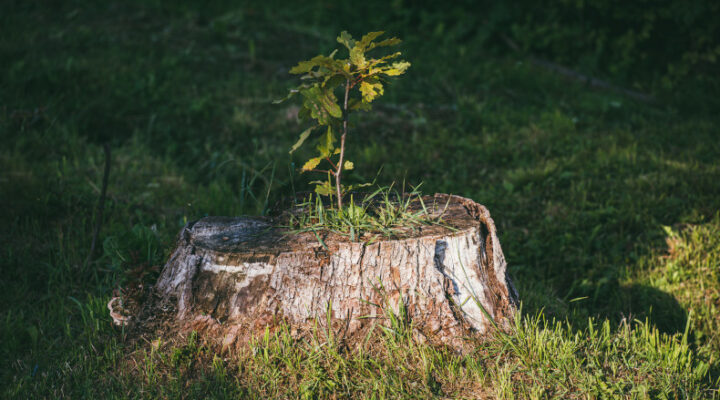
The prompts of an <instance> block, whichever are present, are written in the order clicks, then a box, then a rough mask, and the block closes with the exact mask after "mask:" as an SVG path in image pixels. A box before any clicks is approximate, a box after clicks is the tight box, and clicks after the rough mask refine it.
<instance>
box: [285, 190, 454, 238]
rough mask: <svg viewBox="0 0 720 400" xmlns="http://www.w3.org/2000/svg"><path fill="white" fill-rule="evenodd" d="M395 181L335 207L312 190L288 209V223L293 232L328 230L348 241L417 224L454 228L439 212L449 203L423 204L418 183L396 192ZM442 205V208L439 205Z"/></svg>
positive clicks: (402, 231) (413, 229) (411, 229)
mask: <svg viewBox="0 0 720 400" xmlns="http://www.w3.org/2000/svg"><path fill="white" fill-rule="evenodd" d="M393 187H394V185H390V186H380V187H379V188H378V189H377V190H375V191H374V192H371V193H369V194H362V193H358V199H356V198H355V194H350V202H349V203H348V204H347V206H344V207H343V208H340V209H338V208H336V207H335V205H334V203H333V201H332V198H331V199H330V200H329V202H324V201H323V199H322V198H321V197H320V196H317V195H314V194H311V195H310V196H308V197H306V198H305V199H304V201H303V202H301V203H298V204H296V207H295V211H294V212H292V213H290V217H289V219H288V227H289V228H290V230H291V231H294V232H318V231H330V232H334V233H337V234H339V235H342V236H346V237H348V238H350V240H351V241H356V240H360V239H363V240H365V239H368V241H369V242H372V241H374V240H377V239H378V237H387V238H392V237H400V236H406V235H412V234H414V233H417V232H418V228H419V227H422V226H428V225H441V226H443V227H446V228H448V229H451V230H452V229H453V228H452V227H451V226H450V225H448V224H447V223H445V221H444V220H443V218H442V216H443V214H444V213H445V210H446V209H447V207H448V205H449V198H448V201H447V202H446V203H445V204H444V205H438V204H435V203H433V204H432V205H431V206H430V207H428V206H426V205H425V201H424V200H423V197H422V193H421V192H420V190H419V187H420V185H418V186H417V187H413V188H412V190H411V191H410V192H405V191H404V190H403V191H402V192H398V191H397V190H396V189H394V188H393ZM441 207H442V208H441Z"/></svg>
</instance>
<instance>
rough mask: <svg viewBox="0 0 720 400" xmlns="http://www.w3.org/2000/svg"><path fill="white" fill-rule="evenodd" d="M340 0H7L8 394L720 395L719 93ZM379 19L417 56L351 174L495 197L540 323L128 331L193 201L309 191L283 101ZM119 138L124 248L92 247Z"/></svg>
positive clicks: (3, 171) (290, 112)
mask: <svg viewBox="0 0 720 400" xmlns="http://www.w3.org/2000/svg"><path fill="white" fill-rule="evenodd" d="M328 4H331V3H328ZM328 4H324V3H322V2H318V3H317V4H316V3H313V2H310V3H303V5H301V6H297V7H293V8H292V9H290V8H288V7H283V5H282V4H280V3H277V4H276V3H275V2H272V1H270V2H266V3H263V4H262V5H256V6H239V5H228V4H225V3H221V2H218V3H211V4H204V5H202V6H193V5H186V4H177V5H175V4H173V5H161V4H156V3H153V2H123V3H117V2H109V3H107V2H64V3H62V4H60V3H57V4H56V3H48V4H47V5H45V6H40V5H37V4H34V3H30V2H9V3H8V2H6V3H3V5H2V6H0V87H1V88H2V90H0V138H1V139H2V143H3V145H2V146H0V217H2V220H3V221H4V222H5V224H4V229H3V230H2V231H0V243H2V246H1V247H0V251H2V254H1V255H0V271H1V272H2V279H0V383H1V384H0V390H1V392H0V393H2V394H1V395H0V396H2V397H8V398H55V397H70V398H83V397H95V398H127V397H151V398H154V397H191V398H207V397H215V398H223V397H232V396H234V397H248V398H267V397H276V398H287V397H290V398H325V397H332V396H334V395H335V396H337V397H355V398H372V397H375V398H418V397H419V398H432V397H449V398H455V397H465V398H476V397H506V398H511V397H513V396H514V397H516V398H533V397H535V398H543V397H560V398H573V397H575V398H593V397H604V398H611V397H629V398H712V397H718V392H717V388H718V386H720V380H719V379H720V360H719V358H720V357H719V356H718V354H720V338H719V337H718V332H719V331H720V318H719V317H718V308H720V277H719V276H718V274H719V273H720V272H719V271H720V214H719V213H718V210H719V209H720V200H719V199H720V185H719V184H718V182H720V163H718V158H719V156H720V141H718V140H717V139H718V137H720V136H719V135H720V132H719V131H718V129H719V128H718V126H720V119H719V118H718V116H717V113H715V112H711V111H708V110H704V109H700V110H699V111H697V110H696V111H692V112H690V111H686V108H687V107H683V104H686V103H685V100H684V99H683V98H677V99H675V100H672V99H670V97H668V96H665V97H662V98H663V99H664V100H662V102H661V103H659V104H655V105H647V104H638V103H634V102H632V101H630V100H628V99H626V98H623V97H621V96H619V95H615V94H613V93H609V92H602V91H592V90H589V89H587V88H585V87H583V86H581V85H577V84H575V83H573V82H570V81H566V80H563V79H562V78H559V77H557V76H555V75H553V74H550V73H548V72H546V71H543V70H541V69H537V68H536V67H533V66H532V65H529V64H528V63H526V62H524V60H522V59H519V58H516V57H515V56H507V55H498V54H496V53H491V52H488V51H485V50H484V47H483V46H482V43H484V42H482V41H481V40H480V38H476V37H474V36H470V37H466V36H463V35H464V33H463V32H456V33H453V32H451V33H452V34H454V35H455V36H452V35H451V36H449V37H448V36H441V35H436V34H435V32H436V31H437V29H435V30H433V29H434V25H433V24H434V22H433V21H434V20H433V19H432V18H431V17H430V16H429V14H428V15H425V14H423V13H422V12H419V11H418V12H415V13H410V12H408V13H407V14H402V12H401V9H399V8H397V7H396V6H392V7H391V8H390V9H389V11H388V14H387V15H385V14H383V15H376V14H373V13H372V10H371V8H372V7H371V4H370V5H366V4H365V3H363V4H361V5H357V8H356V9H354V10H352V11H353V13H355V14H353V13H351V12H350V9H348V8H347V6H344V5H328ZM398 16H404V17H402V18H396V17H398ZM331 17H332V18H331ZM418 21H419V22H418ZM375 25H377V26H375ZM413 27H416V28H418V29H420V31H418V30H416V29H414V28H413ZM376 28H386V29H388V30H391V31H392V32H393V33H395V34H397V35H398V36H400V37H402V38H404V39H406V43H405V48H404V49H403V53H404V55H406V56H407V59H408V61H410V62H412V63H413V68H412V69H411V70H410V71H409V72H408V74H407V77H405V78H406V79H403V80H401V81H398V82H396V85H395V86H394V88H393V90H392V91H391V92H388V94H387V96H386V97H385V98H383V99H382V100H381V101H380V103H378V105H377V107H376V110H377V111H376V112H373V113H372V114H369V115H367V116H363V117H365V118H363V119H356V120H353V121H351V122H352V123H353V124H354V127H353V129H352V131H351V134H350V135H349V136H348V148H349V150H348V151H349V153H348V154H349V156H351V157H352V159H353V160H354V161H355V166H356V170H354V171H353V174H350V175H349V176H348V177H347V182H348V183H352V182H367V181H370V180H372V177H374V176H375V172H376V171H377V169H378V168H380V167H381V166H382V167H383V173H382V174H381V175H380V177H379V178H378V181H379V183H380V184H383V185H389V184H390V183H392V182H393V181H395V182H401V181H406V182H412V183H419V182H423V183H424V185H423V189H424V191H425V193H433V192H445V193H452V194H458V195H461V196H464V197H469V198H472V199H473V200H475V201H477V202H479V203H482V204H484V205H485V206H487V207H488V209H489V210H490V211H491V213H492V215H493V218H494V219H495V221H496V224H497V226H498V228H499V234H500V240H501V243H502V245H503V249H504V251H505V253H506V258H507V260H508V264H509V272H510V274H511V276H512V278H513V279H514V281H515V283H516V284H517V286H518V289H519V291H520V295H521V298H522V301H523V309H522V315H521V316H520V317H519V318H518V321H517V326H516V328H515V333H514V334H513V335H510V336H509V337H499V338H496V339H495V340H492V341H488V342H484V343H478V344H477V346H476V351H474V352H472V353H470V354H467V355H463V356H460V355H457V354H454V353H452V352H450V351H448V350H447V349H443V348H433V347H429V346H426V345H423V344H419V343H416V342H414V341H413V340H411V339H410V337H409V336H408V334H407V333H406V332H407V329H400V328H401V326H398V327H397V329H395V330H394V331H384V330H382V329H380V328H378V329H376V330H375V331H374V332H373V336H372V337H371V338H369V339H368V345H367V346H366V347H365V348H364V349H362V351H360V350H356V351H348V350H347V349H344V348H343V347H342V346H340V345H338V344H337V343H335V342H334V341H333V340H329V339H330V337H331V336H330V334H328V332H326V331H324V330H323V329H322V328H321V327H319V329H318V333H317V335H316V337H315V338H314V339H312V340H306V341H294V340H293V339H291V338H290V337H289V336H288V335H287V334H286V333H283V332H282V331H281V332H278V333H277V334H275V333H273V334H268V335H267V336H266V337H263V338H258V340H257V342H256V343H255V344H253V345H252V346H251V347H250V348H248V349H246V350H245V351H243V352H240V353H234V354H228V353H222V352H220V351H219V349H214V348H211V347H209V346H208V345H206V344H205V343H204V342H203V341H202V338H201V337H196V336H190V337H188V338H179V339H178V341H177V342H173V343H166V342H159V343H158V342H156V343H155V344H150V343H145V342H140V343H137V342H132V341H130V340H128V337H127V335H126V334H125V333H124V332H123V331H122V330H121V329H118V328H115V327H113V326H112V325H111V322H110V317H109V315H108V313H107V309H106V308H105V304H106V303H107V301H108V300H109V298H110V297H111V296H112V294H113V291H116V290H118V288H119V287H120V286H126V285H128V284H133V283H138V282H145V283H148V282H151V281H152V279H153V278H154V276H156V274H157V267H158V266H161V265H162V263H163V262H164V260H165V259H166V257H167V255H168V253H169V251H170V250H171V246H172V245H173V241H174V237H175V235H176V234H177V232H178V230H179V229H180V227H182V226H183V225H184V224H185V223H186V222H187V221H190V220H194V219H197V218H199V217H202V216H205V215H241V214H253V215H257V214H263V213H266V212H267V211H268V210H269V209H270V208H271V207H272V205H273V204H275V202H276V201H278V200H279V199H281V198H283V196H288V195H291V194H292V193H293V192H294V191H302V190H306V189H308V185H307V183H306V179H305V177H304V176H302V177H300V176H297V175H295V174H294V173H293V170H294V169H295V168H297V167H298V165H295V164H293V162H300V160H303V159H305V158H303V157H304V156H305V155H306V154H298V155H293V157H297V158H291V157H290V156H289V155H288V153H287V152H288V149H289V148H290V146H291V145H292V143H293V141H294V139H295V138H296V136H297V134H298V132H300V131H301V130H302V128H303V127H301V126H299V125H298V124H297V122H296V120H295V118H294V112H295V111H296V110H295V109H293V108H292V106H291V105H283V106H273V105H271V104H270V102H271V100H273V99H275V98H279V97H281V96H282V94H283V93H285V92H286V90H287V88H288V87H289V86H290V85H291V84H292V82H291V81H292V77H291V76H289V75H288V74H287V73H286V71H287V70H288V69H289V67H291V66H292V65H293V64H294V63H295V62H296V61H297V60H301V59H305V58H307V57H309V56H311V55H314V54H317V53H319V52H325V53H327V52H328V50H330V49H332V48H333V46H334V43H333V40H334V38H335V36H336V35H337V32H339V31H341V30H343V29H347V30H349V31H350V32H353V33H355V34H359V33H362V32H365V31H368V30H371V29H376ZM438 29H439V28H438ZM448 29H449V28H448ZM444 32H446V33H447V32H448V31H447V30H446V31H444ZM695 100H697V99H695ZM695 100H693V101H695ZM688 104H689V103H688ZM703 110H704V111H703ZM105 140H110V141H111V142H112V145H113V166H112V171H111V176H110V186H109V189H108V193H109V196H108V204H107V209H106V221H105V224H104V226H103V232H102V234H101V237H100V239H101V243H102V244H103V246H101V252H100V253H101V254H102V255H101V257H100V258H99V259H97V261H95V262H93V263H90V264H89V265H85V264H84V260H85V258H86V257H87V252H88V250H89V247H90V241H91V234H92V226H93V224H94V221H93V215H92V210H93V207H94V206H95V203H96V202H97V197H98V193H99V191H100V189H99V186H100V182H101V174H102V168H103V163H104V160H103V152H102V148H101V146H99V143H102V142H103V141H105ZM298 153H302V151H299V152H298ZM153 267H155V268H153ZM402 323H404V322H403V319H402V318H399V319H396V324H402ZM320 325H322V324H320ZM398 332H400V333H398ZM403 332H405V333H403Z"/></svg>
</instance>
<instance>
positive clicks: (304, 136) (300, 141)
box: [290, 126, 315, 154]
mask: <svg viewBox="0 0 720 400" xmlns="http://www.w3.org/2000/svg"><path fill="white" fill-rule="evenodd" d="M313 129H315V127H314V126H312V127H310V128H307V129H305V130H304V131H303V133H301V134H300V138H299V139H298V141H297V142H295V144H294V145H293V147H292V149H290V153H291V154H292V152H293V151H295V150H297V149H298V148H299V147H300V146H302V144H303V142H305V140H306V139H307V138H308V136H310V133H311V132H312V130H313Z"/></svg>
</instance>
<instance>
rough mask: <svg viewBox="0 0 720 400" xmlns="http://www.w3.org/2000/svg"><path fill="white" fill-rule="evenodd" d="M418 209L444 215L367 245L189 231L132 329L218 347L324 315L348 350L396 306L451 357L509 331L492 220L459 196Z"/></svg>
mask: <svg viewBox="0 0 720 400" xmlns="http://www.w3.org/2000/svg"><path fill="white" fill-rule="evenodd" d="M423 200H424V202H425V205H426V207H427V209H428V212H429V213H430V214H431V215H439V214H442V216H441V218H442V221H443V223H442V224H441V225H427V226H422V227H419V228H416V229H415V230H414V231H412V230H409V231H408V232H407V234H406V235H403V236H402V237H399V238H393V239H388V238H380V239H378V240H376V241H374V242H372V241H367V240H364V239H363V238H361V241H356V242H352V241H350V240H349V239H348V238H347V237H344V236H341V235H337V234H334V233H330V232H318V234H319V235H320V237H321V239H322V242H320V241H318V238H317V237H316V235H315V234H314V233H312V232H304V233H290V232H288V230H287V229H284V228H281V227H279V226H278V221H277V219H276V220H273V219H271V218H261V217H207V218H203V219H201V220H199V221H196V222H192V223H189V224H187V225H186V226H185V227H184V228H183V229H182V231H181V232H180V234H179V235H178V241H177V245H176V248H175V250H174V252H173V253H172V255H171V256H170V259H169V260H168V262H167V264H166V265H165V267H164V268H163V270H162V272H161V274H160V277H159V278H158V280H157V282H156V284H155V285H154V287H153V288H152V289H150V294H149V295H148V296H147V297H146V299H145V302H144V304H142V305H141V306H140V307H139V309H138V310H136V311H135V315H134V316H132V320H131V321H132V331H135V332H138V333H142V332H150V331H152V332H153V333H154V334H162V335H173V334H176V333H182V332H188V331H191V330H195V331H198V333H200V335H201V336H203V338H205V339H210V340H215V341H217V342H218V344H222V345H223V346H224V347H226V346H236V345H244V344H246V343H247V341H248V340H249V339H250V338H251V337H252V336H253V335H254V336H255V337H258V336H259V335H261V334H263V333H264V331H265V328H266V327H268V326H269V327H270V328H271V330H272V329H274V328H276V327H277V326H279V322H283V323H285V324H287V325H289V326H290V327H291V332H292V333H293V334H295V335H304V334H308V333H309V330H310V329H311V328H312V327H313V326H319V327H322V329H324V330H326V329H327V326H326V325H327V321H328V313H330V314H329V316H330V321H331V322H330V323H331V324H332V329H333V332H334V336H335V337H336V339H338V340H341V341H343V342H344V343H345V344H347V345H349V346H353V344H355V343H357V342H358V341H359V340H362V339H363V338H364V335H365V334H366V332H367V331H368V330H369V329H370V328H371V327H372V326H373V324H383V325H388V323H389V320H388V318H387V313H389V312H393V313H395V314H396V315H400V313H401V308H404V310H405V312H406V318H407V320H408V321H411V322H412V325H413V327H414V333H413V335H414V336H415V337H416V338H417V339H419V340H423V341H430V342H431V343H435V344H447V345H450V346H452V347H455V348H457V349H462V348H463V346H464V344H465V343H466V341H465V339H466V338H468V337H482V336H484V335H486V334H488V333H490V332H492V330H493V329H494V328H493V325H496V326H498V327H499V328H500V329H508V328H509V326H510V323H511V321H512V318H513V315H514V311H515V309H516V306H517V302H518V295H517V292H516V291H515V288H514V287H513V284H512V282H511V280H510V278H509V276H508V274H507V265H506V262H505V258H504V256H503V252H502V249H501V247H500V242H499V240H498V237H497V234H496V229H495V224H494V222H493V220H492V218H491V217H490V213H489V212H488V210H487V209H486V208H485V207H484V206H482V205H480V204H477V203H475V202H473V201H472V200H469V199H466V198H462V197H458V196H450V195H444V194H436V195H435V196H425V197H424V198H423ZM450 227H452V229H451V228H450ZM491 319H492V320H491ZM493 321H494V324H493Z"/></svg>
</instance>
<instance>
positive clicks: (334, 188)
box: [276, 31, 410, 211]
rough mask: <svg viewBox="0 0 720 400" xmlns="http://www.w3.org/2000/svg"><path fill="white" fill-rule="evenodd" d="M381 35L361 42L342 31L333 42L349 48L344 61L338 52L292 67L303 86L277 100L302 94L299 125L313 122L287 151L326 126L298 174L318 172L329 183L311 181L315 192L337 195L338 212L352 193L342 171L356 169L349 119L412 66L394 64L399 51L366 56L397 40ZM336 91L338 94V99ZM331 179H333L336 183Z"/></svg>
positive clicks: (291, 70) (396, 62)
mask: <svg viewBox="0 0 720 400" xmlns="http://www.w3.org/2000/svg"><path fill="white" fill-rule="evenodd" d="M383 33H384V32H382V31H380V32H370V33H368V34H366V35H364V36H363V37H362V39H360V40H355V39H353V38H352V36H350V34H349V33H347V32H345V31H343V32H342V33H341V34H340V36H338V38H337V41H338V43H340V44H342V45H343V46H345V48H346V49H347V51H348V58H346V59H336V58H335V55H336V54H337V49H336V50H334V51H333V52H332V53H330V55H328V56H324V55H318V56H316V57H313V58H312V59H310V60H307V61H301V62H300V63H298V65H296V66H294V67H293V68H292V69H290V73H291V74H297V75H301V76H300V79H301V80H302V81H303V83H302V84H300V86H298V87H296V88H294V89H291V90H290V93H289V94H288V96H287V97H285V98H284V99H282V100H278V101H277V102H276V103H278V102H282V101H284V100H287V99H289V98H291V97H293V96H294V95H296V94H300V95H301V96H302V98H303V101H302V106H301V108H300V111H299V113H298V117H299V118H300V119H301V120H302V121H309V120H312V125H311V126H310V127H309V128H307V129H305V130H304V131H303V132H302V133H301V134H300V138H299V139H298V140H297V142H296V143H295V144H294V145H293V146H292V148H291V149H290V153H292V152H294V151H295V150H297V149H298V148H300V146H302V145H303V143H304V142H305V141H306V140H307V139H308V138H309V137H310V135H311V134H312V133H313V131H315V130H321V129H322V128H324V133H322V134H321V135H320V137H319V138H318V142H319V143H318V145H317V147H316V149H317V151H318V154H317V156H316V157H312V158H311V159H309V160H308V161H307V162H305V163H304V164H303V166H302V168H301V172H320V173H323V174H325V175H326V176H327V177H328V179H327V181H314V182H311V183H315V184H316V186H315V192H316V193H317V194H318V195H322V196H330V197H332V195H333V192H335V196H336V197H337V207H338V211H341V210H342V200H343V195H344V194H345V193H346V192H347V191H349V190H352V189H353V187H352V186H347V187H345V186H343V185H342V173H343V170H351V169H353V168H354V165H353V163H352V161H349V160H347V159H346V158H345V138H346V136H347V133H348V117H349V115H350V113H352V112H355V111H370V109H371V108H372V106H371V103H372V102H373V101H374V100H375V99H377V98H378V97H380V96H382V95H383V93H384V86H386V85H387V84H388V82H389V78H390V77H394V76H398V75H402V74H404V73H405V71H406V70H407V69H408V67H410V63H409V62H407V61H397V60H396V59H397V58H398V57H399V56H400V55H401V53H400V52H394V53H391V54H387V55H384V56H381V57H379V58H371V57H370V56H368V55H367V53H368V52H369V51H371V50H373V49H376V48H378V47H387V46H396V45H397V44H399V43H400V42H401V41H400V39H398V38H390V39H384V40H380V41H377V42H376V41H375V40H376V39H378V38H379V37H380V36H381V35H382V34H383ZM391 60H392V62H391ZM336 92H338V93H340V92H341V93H342V94H341V97H340V98H338V96H337V94H338V93H336ZM338 131H339V132H341V136H340V147H339V148H338V147H336V146H335V143H336V142H337V139H336V137H335V132H338ZM324 168H325V169H324ZM332 178H334V180H335V183H334V185H333V183H332Z"/></svg>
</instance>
